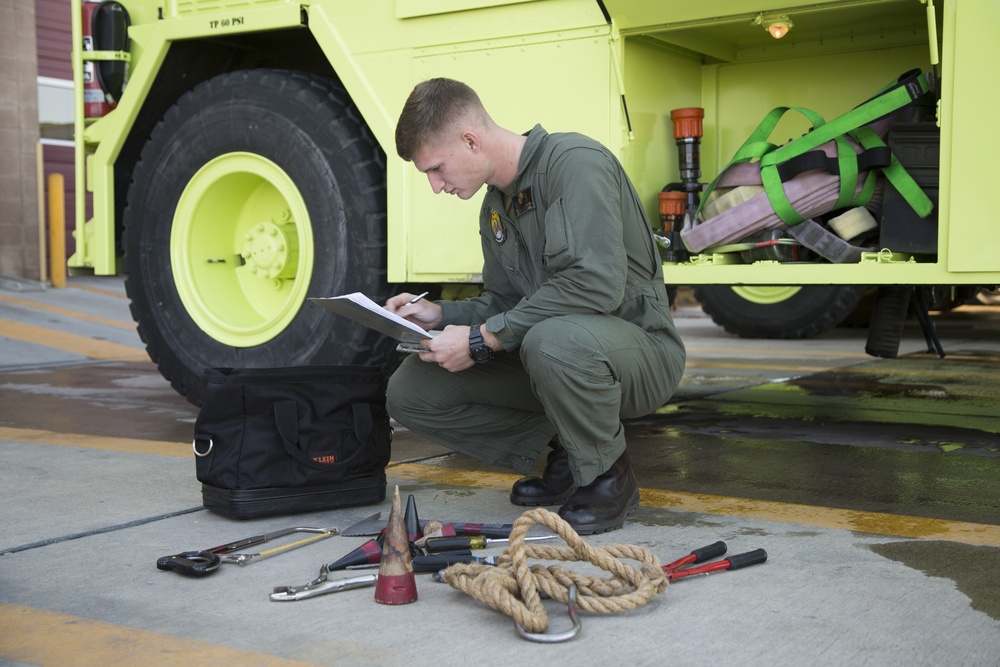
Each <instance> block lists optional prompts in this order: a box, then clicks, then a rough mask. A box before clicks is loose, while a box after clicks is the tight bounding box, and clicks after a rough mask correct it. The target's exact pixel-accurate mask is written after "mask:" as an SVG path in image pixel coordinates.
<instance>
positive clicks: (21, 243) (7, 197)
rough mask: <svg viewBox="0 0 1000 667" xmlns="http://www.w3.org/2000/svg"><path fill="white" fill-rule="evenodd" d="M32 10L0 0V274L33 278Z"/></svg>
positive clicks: (36, 266) (17, 0) (18, 0)
mask: <svg viewBox="0 0 1000 667" xmlns="http://www.w3.org/2000/svg"><path fill="white" fill-rule="evenodd" d="M35 48H36V42H35V6H34V2H25V0H0V150H2V152H3V157H2V158H0V276H8V277H14V278H27V279H31V280H38V278H39V277H40V275H41V274H40V263H39V249H38V194H37V177H36V175H35V173H36V171H35V170H36V166H35V165H36V158H35V151H36V148H35V147H36V144H37V143H38V92H37V87H36V81H37V79H36V77H37V73H38V69H37V55H36V50H35Z"/></svg>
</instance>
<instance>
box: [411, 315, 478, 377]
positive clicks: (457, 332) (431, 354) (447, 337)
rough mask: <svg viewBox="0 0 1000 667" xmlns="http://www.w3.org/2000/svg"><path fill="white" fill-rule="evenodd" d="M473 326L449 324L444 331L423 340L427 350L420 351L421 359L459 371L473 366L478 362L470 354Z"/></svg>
mask: <svg viewBox="0 0 1000 667" xmlns="http://www.w3.org/2000/svg"><path fill="white" fill-rule="evenodd" d="M470 328H471V327H467V326H464V325H463V326H456V325H448V326H446V327H445V328H444V331H442V332H441V333H439V334H438V335H437V336H435V337H434V338H431V339H430V340H425V341H423V343H422V344H423V346H424V347H426V348H427V351H426V352H421V353H420V360H421V361H427V362H429V363H432V364H437V365H438V366H440V367H441V368H443V369H445V370H446V371H451V372H452V373H457V372H458V371H464V370H465V369H466V368H469V367H470V366H473V365H474V364H475V363H476V362H474V361H473V360H472V357H470V356H469V330H470Z"/></svg>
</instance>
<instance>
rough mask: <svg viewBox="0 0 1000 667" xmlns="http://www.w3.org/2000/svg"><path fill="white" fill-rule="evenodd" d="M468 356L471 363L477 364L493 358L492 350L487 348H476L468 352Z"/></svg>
mask: <svg viewBox="0 0 1000 667" xmlns="http://www.w3.org/2000/svg"><path fill="white" fill-rule="evenodd" d="M470 356H471V357H472V360H473V361H477V362H479V363H483V362H487V361H489V360H490V359H492V358H493V350H491V349H490V348H488V347H477V348H474V349H472V350H470Z"/></svg>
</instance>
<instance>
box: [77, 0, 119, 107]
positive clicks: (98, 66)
mask: <svg viewBox="0 0 1000 667" xmlns="http://www.w3.org/2000/svg"><path fill="white" fill-rule="evenodd" d="M80 9H81V14H82V16H81V19H82V20H81V27H82V32H83V50H84V51H128V48H129V38H128V25H129V17H128V12H127V11H126V10H125V7H123V6H122V5H121V4H120V3H117V2H110V1H107V0H103V1H102V0H83V2H82V3H81V8H80ZM126 76H127V70H126V63H125V62H124V61H121V60H86V61H84V63H83V115H84V116H86V117H87V118H98V117H100V116H104V115H106V114H107V113H108V112H110V111H111V110H112V109H114V108H115V107H116V106H117V105H118V100H119V99H120V98H121V95H122V92H123V91H124V89H125V82H126Z"/></svg>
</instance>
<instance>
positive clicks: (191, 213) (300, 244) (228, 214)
mask: <svg viewBox="0 0 1000 667" xmlns="http://www.w3.org/2000/svg"><path fill="white" fill-rule="evenodd" d="M385 202H386V196H385V155H384V153H383V152H382V150H381V149H380V147H379V146H378V144H377V143H376V141H375V140H374V138H373V137H372V136H371V134H370V133H369V131H368V129H367V127H366V126H365V124H364V122H363V121H362V120H361V117H360V114H359V113H358V111H357V110H356V108H355V107H354V106H353V105H352V104H351V102H350V98H349V97H348V95H347V93H346V92H345V91H344V89H343V88H342V87H340V86H339V85H338V84H337V83H335V82H333V81H330V80H327V79H324V78H321V77H317V76H312V75H306V74H302V73H297V72H292V71H285V70H272V69H260V70H246V71H237V72H231V73H227V74H222V75H219V76H217V77H215V78H213V79H210V80H208V81H206V82H204V83H202V84H200V85H198V86H197V87H195V88H193V89H192V90H191V91H189V92H188V93H186V94H185V95H184V96H183V97H182V98H181V99H180V100H178V102H177V103H176V104H175V105H174V106H173V107H171V108H170V109H169V110H168V111H167V113H166V114H165V115H164V117H163V119H162V120H161V121H160V123H159V124H158V125H157V126H156V128H155V129H154V131H153V132H152V133H151V135H150V137H149V139H148V141H147V142H146V144H145V146H144V147H143V150H142V154H141V157H140V161H139V162H138V164H137V165H136V167H135V169H134V171H133V175H132V183H131V185H130V187H129V190H128V195H127V204H126V207H125V211H124V236H123V245H124V248H125V257H124V268H125V274H126V282H125V286H126V290H127V293H128V297H129V299H130V300H131V310H132V316H133V317H134V318H135V320H136V322H137V323H138V330H139V335H140V336H141V337H142V340H143V341H144V342H145V344H146V349H147V351H148V352H149V356H150V357H151V358H152V360H153V361H154V362H155V363H156V364H157V366H158V367H159V370H160V372H161V373H162V374H163V376H164V377H165V378H167V379H168V380H169V381H170V383H171V385H173V387H174V388H175V389H176V390H177V391H178V392H179V393H181V394H182V395H184V396H185V397H187V398H188V400H189V401H191V402H192V403H194V404H195V405H198V404H200V399H201V393H202V388H201V376H202V374H203V371H204V369H205V368H206V367H244V368H264V367H279V366H297V365H310V364H312V365H316V364H331V365H339V364H381V363H383V362H386V361H391V360H393V356H394V355H395V352H394V342H393V341H391V340H389V339H387V338H386V337H384V336H381V335H380V334H377V333H375V332H373V331H371V330H369V329H367V328H366V327H363V326H360V325H357V324H355V323H354V322H352V321H351V320H348V319H347V318H343V317H339V316H336V315H333V314H331V313H329V312H328V311H326V310H324V309H322V308H319V307H316V306H313V305H311V304H309V303H308V302H307V301H306V299H307V298H308V297H313V296H331V295H336V294H344V293H349V292H355V291H359V292H363V293H365V294H366V295H367V296H369V297H371V298H372V299H374V300H375V301H376V302H379V303H381V302H382V301H383V300H384V299H385V298H387V297H388V295H389V288H388V286H387V284H386V267H385V262H386V251H385V244H386V240H385V239H386V229H385V226H386V210H385V207H386V204H385Z"/></svg>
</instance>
